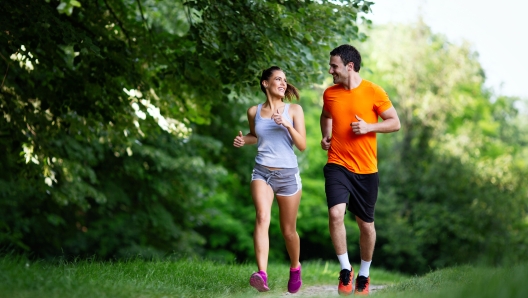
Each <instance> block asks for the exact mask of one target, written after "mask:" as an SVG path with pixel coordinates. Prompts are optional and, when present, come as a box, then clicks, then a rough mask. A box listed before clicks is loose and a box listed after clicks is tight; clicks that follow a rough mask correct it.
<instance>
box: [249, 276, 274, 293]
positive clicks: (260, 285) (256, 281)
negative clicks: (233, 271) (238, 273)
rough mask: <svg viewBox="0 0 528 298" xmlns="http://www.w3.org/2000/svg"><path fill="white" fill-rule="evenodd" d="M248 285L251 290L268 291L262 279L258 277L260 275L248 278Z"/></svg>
mask: <svg viewBox="0 0 528 298" xmlns="http://www.w3.org/2000/svg"><path fill="white" fill-rule="evenodd" d="M249 284H250V285H251V286H252V287H253V288H255V289H257V290H258V291H259V292H267V291H269V288H268V286H266V284H265V283H264V279H262V277H260V275H258V274H253V275H251V277H250V278H249Z"/></svg>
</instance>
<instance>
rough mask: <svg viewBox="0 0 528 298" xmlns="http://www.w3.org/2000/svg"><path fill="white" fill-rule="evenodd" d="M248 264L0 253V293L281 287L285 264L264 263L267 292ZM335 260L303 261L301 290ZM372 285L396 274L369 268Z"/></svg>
mask: <svg viewBox="0 0 528 298" xmlns="http://www.w3.org/2000/svg"><path fill="white" fill-rule="evenodd" d="M256 269H257V268H256V265H254V264H221V263H215V262H212V261H203V260H189V259H180V260H154V261H146V260H142V259H133V260H127V261H116V262H110V261H104V262H103V261H97V260H95V259H93V260H75V261H64V260H57V261H53V262H50V261H30V260H28V259H26V258H24V257H17V256H4V257H0V297H72V298H73V297H83V298H84V297H254V296H260V297H262V296H266V297H274V296H279V295H282V294H284V293H286V291H287V283H288V278H289V265H288V264H270V265H269V266H268V275H269V286H270V289H271V291H270V292H267V293H265V294H263V293H258V292H257V291H256V290H254V289H253V288H251V287H250V286H249V277H250V275H251V274H252V273H253V272H254V271H256ZM339 269H340V268H339V264H338V263H337V261H335V262H323V261H312V262H305V263H303V288H306V287H308V286H310V285H325V284H330V285H336V289H337V283H338V280H337V277H338V275H339ZM371 276H373V278H376V283H377V284H393V283H395V282H397V281H399V280H401V279H402V277H401V276H400V275H397V274H391V273H388V272H384V271H381V270H373V271H372V272H371Z"/></svg>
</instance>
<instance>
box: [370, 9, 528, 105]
mask: <svg viewBox="0 0 528 298" xmlns="http://www.w3.org/2000/svg"><path fill="white" fill-rule="evenodd" d="M371 1H372V2H374V3H375V4H374V5H372V6H371V9H372V13H371V14H369V15H368V16H369V17H370V19H371V20H372V22H373V23H374V24H384V23H389V22H397V23H410V22H415V21H417V20H418V18H419V16H422V18H423V20H424V22H425V23H426V24H427V25H429V27H431V29H432V31H433V32H434V33H441V34H444V35H446V36H447V38H448V40H449V41H451V42H453V43H457V44H460V43H461V42H462V41H463V40H466V41H469V42H470V43H471V44H472V45H473V50H474V51H476V52H478V53H479V61H480V63H481V65H482V68H483V69H484V72H485V73H486V83H485V85H486V86H487V87H491V88H493V90H494V92H495V94H496V95H507V96H519V97H523V98H528V75H527V72H528V1H526V0H500V1H492V0H371Z"/></svg>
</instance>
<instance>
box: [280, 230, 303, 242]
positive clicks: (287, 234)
mask: <svg viewBox="0 0 528 298" xmlns="http://www.w3.org/2000/svg"><path fill="white" fill-rule="evenodd" d="M282 237H284V240H285V241H291V240H295V239H297V238H299V234H297V231H296V230H295V229H291V230H288V231H283V232H282Z"/></svg>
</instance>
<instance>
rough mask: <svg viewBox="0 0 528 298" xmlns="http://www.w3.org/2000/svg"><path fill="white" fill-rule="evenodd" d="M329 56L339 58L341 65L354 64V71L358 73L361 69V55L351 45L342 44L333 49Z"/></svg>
mask: <svg viewBox="0 0 528 298" xmlns="http://www.w3.org/2000/svg"><path fill="white" fill-rule="evenodd" d="M330 56H339V57H341V60H343V64H345V65H347V64H348V63H350V62H352V63H354V71H355V72H359V69H360V68H361V54H360V53H359V51H358V50H357V49H356V48H354V47H353V46H351V45H348V44H344V45H340V46H338V47H337V48H335V49H333V50H332V51H331V52H330Z"/></svg>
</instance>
